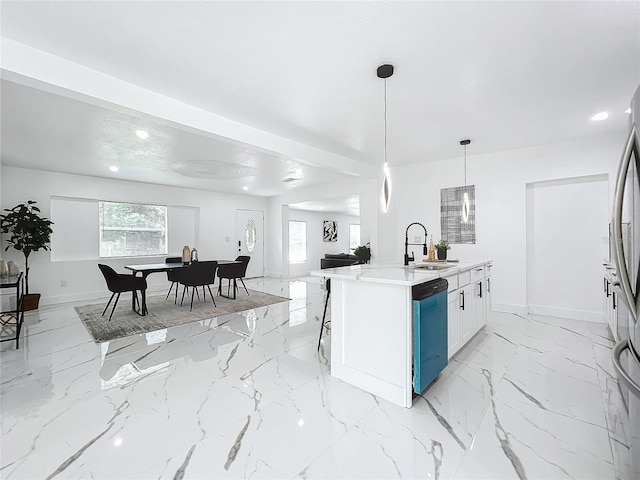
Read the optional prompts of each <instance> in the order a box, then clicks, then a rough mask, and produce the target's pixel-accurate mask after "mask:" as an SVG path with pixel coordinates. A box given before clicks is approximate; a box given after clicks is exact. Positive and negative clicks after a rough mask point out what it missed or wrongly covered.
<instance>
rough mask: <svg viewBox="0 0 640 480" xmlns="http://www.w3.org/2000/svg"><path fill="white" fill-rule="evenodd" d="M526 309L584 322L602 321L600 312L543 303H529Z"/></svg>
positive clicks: (534, 312) (537, 313)
mask: <svg viewBox="0 0 640 480" xmlns="http://www.w3.org/2000/svg"><path fill="white" fill-rule="evenodd" d="M528 310H529V313H532V314H534V315H546V316H548V317H560V318H570V319H572V320H584V321H586V322H593V323H604V322H603V318H604V313H602V312H593V311H590V310H574V309H570V308H559V307H548V306H545V305H529V308H528Z"/></svg>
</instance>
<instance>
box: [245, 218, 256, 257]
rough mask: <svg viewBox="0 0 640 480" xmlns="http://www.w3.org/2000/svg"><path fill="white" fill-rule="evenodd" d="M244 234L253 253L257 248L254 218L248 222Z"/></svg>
mask: <svg viewBox="0 0 640 480" xmlns="http://www.w3.org/2000/svg"><path fill="white" fill-rule="evenodd" d="M244 235H245V237H246V243H247V251H248V252H249V253H251V252H253V249H254V248H256V224H255V223H253V220H252V219H249V221H248V222H247V227H246V228H245V231H244Z"/></svg>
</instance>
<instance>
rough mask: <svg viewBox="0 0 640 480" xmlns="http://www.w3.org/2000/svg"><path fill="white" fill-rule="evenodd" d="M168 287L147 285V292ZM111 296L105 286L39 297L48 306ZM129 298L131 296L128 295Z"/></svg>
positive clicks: (164, 289) (161, 290)
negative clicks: (89, 290) (91, 289)
mask: <svg viewBox="0 0 640 480" xmlns="http://www.w3.org/2000/svg"><path fill="white" fill-rule="evenodd" d="M167 285H168V284H167ZM167 291H168V287H165V286H163V285H158V286H147V294H150V293H151V294H155V293H161V292H165V293H166V292H167ZM110 296H111V292H109V290H107V288H106V286H105V289H104V290H101V291H99V292H85V293H73V294H71V295H55V296H48V297H44V296H43V297H42V298H41V299H40V305H43V306H48V305H58V304H60V303H70V302H87V301H102V300H104V299H105V298H106V299H108V298H109V297H110ZM129 300H131V297H129Z"/></svg>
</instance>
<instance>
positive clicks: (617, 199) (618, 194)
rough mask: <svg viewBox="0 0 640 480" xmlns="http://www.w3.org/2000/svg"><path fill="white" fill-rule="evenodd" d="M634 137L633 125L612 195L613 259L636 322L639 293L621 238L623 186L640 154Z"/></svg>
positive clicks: (639, 306) (638, 308)
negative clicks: (632, 280)
mask: <svg viewBox="0 0 640 480" xmlns="http://www.w3.org/2000/svg"><path fill="white" fill-rule="evenodd" d="M635 139H636V127H635V125H633V126H632V127H631V132H629V139H628V140H627V144H626V146H625V149H624V153H623V154H622V160H621V162H620V168H619V170H618V179H617V181H616V190H615V193H614V197H613V254H614V255H613V259H614V261H615V263H616V267H617V272H618V278H619V279H620V283H621V287H622V293H623V294H624V297H623V299H624V300H625V303H626V304H627V305H628V306H629V311H630V312H631V318H633V320H634V322H637V321H638V320H637V318H638V312H639V311H640V295H638V294H637V292H636V293H634V291H633V287H632V286H631V280H630V279H629V272H628V270H627V263H626V261H625V252H624V248H623V240H622V200H623V197H624V186H625V183H626V181H627V174H628V173H629V163H630V162H631V156H632V155H633V153H634V151H635V152H636V155H638V154H640V151H638V148H637V146H636V143H635Z"/></svg>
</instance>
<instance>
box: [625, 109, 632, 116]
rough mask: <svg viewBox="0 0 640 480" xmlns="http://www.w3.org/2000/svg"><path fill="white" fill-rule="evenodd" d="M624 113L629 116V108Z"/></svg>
mask: <svg viewBox="0 0 640 480" xmlns="http://www.w3.org/2000/svg"><path fill="white" fill-rule="evenodd" d="M624 113H626V114H627V115H629V114H630V113H631V107H629V108H627V109H626V110H625V111H624Z"/></svg>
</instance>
